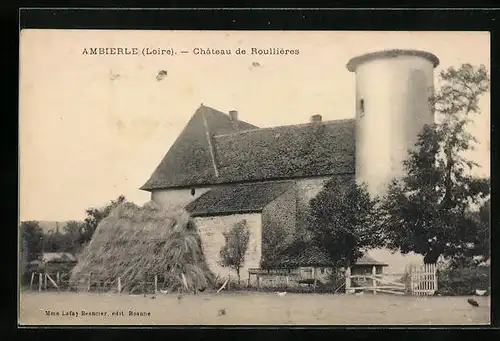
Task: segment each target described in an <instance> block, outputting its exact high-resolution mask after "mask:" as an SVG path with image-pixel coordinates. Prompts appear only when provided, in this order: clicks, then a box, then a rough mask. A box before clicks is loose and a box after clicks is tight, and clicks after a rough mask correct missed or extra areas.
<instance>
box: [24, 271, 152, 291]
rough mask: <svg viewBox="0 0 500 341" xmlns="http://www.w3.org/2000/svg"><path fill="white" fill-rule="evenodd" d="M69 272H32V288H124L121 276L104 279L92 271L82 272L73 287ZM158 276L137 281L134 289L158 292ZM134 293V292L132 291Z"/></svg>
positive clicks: (114, 289) (58, 289)
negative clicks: (94, 276)
mask: <svg viewBox="0 0 500 341" xmlns="http://www.w3.org/2000/svg"><path fill="white" fill-rule="evenodd" d="M69 277H70V276H69V273H62V272H56V273H48V272H32V273H31V280H30V289H31V290H38V291H47V290H57V291H61V290H66V289H70V290H71V289H75V290H78V291H87V292H90V291H94V292H116V293H121V292H122V290H123V284H124V283H122V279H121V277H117V278H116V279H114V280H107V281H102V280H99V279H95V278H93V277H92V273H89V274H82V275H81V276H80V277H79V280H76V281H75V282H77V283H78V284H77V285H76V286H75V287H74V288H71V286H70V283H69ZM158 283H159V281H158V276H154V278H153V280H152V281H140V282H138V283H136V285H135V288H136V290H134V291H135V292H140V293H158V292H159V291H160V290H161V289H160V288H159V284H158ZM131 293H133V292H131Z"/></svg>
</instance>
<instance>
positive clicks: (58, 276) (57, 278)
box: [56, 271, 60, 285]
mask: <svg viewBox="0 0 500 341" xmlns="http://www.w3.org/2000/svg"><path fill="white" fill-rule="evenodd" d="M56 276H57V277H56V281H57V285H59V282H60V275H59V271H58V272H57V274H56Z"/></svg>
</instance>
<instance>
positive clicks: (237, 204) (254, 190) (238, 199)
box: [186, 181, 293, 217]
mask: <svg viewBox="0 0 500 341" xmlns="http://www.w3.org/2000/svg"><path fill="white" fill-rule="evenodd" d="M292 186H293V182H290V181H281V182H267V183H265V182H264V183H258V184H245V185H233V186H226V187H219V188H215V189H212V190H210V191H208V192H207V193H205V194H203V195H202V196H200V197H199V198H198V199H196V200H194V201H193V202H191V203H190V204H188V205H187V206H186V211H188V212H189V213H190V215H191V216H194V217H197V216H211V215H212V216H213V215H224V214H237V213H253V212H260V211H262V209H263V208H264V207H265V206H266V205H267V204H269V203H270V202H271V201H273V200H274V199H276V198H277V197H279V196H280V195H281V194H283V193H285V192H286V191H288V190H289V189H291V188H292Z"/></svg>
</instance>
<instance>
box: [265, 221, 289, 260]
mask: <svg viewBox="0 0 500 341" xmlns="http://www.w3.org/2000/svg"><path fill="white" fill-rule="evenodd" d="M288 237H289V232H287V230H286V229H284V228H282V227H280V226H278V224H276V223H274V222H270V223H269V224H267V225H266V228H265V229H264V230H263V231H262V260H261V264H260V266H261V267H262V268H272V267H273V266H275V265H276V263H277V262H279V260H280V259H279V258H280V255H281V253H282V252H284V251H285V250H286V248H287V247H288V244H289V243H287V239H288Z"/></svg>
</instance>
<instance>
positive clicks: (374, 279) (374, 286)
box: [372, 265, 377, 295]
mask: <svg viewBox="0 0 500 341" xmlns="http://www.w3.org/2000/svg"><path fill="white" fill-rule="evenodd" d="M372 277H373V294H374V295H376V294H377V268H376V267H375V265H374V266H373V267H372Z"/></svg>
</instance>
